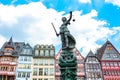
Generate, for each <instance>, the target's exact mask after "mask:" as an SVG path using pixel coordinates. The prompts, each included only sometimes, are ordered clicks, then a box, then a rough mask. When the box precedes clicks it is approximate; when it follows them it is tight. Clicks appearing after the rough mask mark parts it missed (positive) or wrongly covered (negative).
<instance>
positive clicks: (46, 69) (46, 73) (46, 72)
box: [44, 68, 48, 76]
mask: <svg viewBox="0 0 120 80" xmlns="http://www.w3.org/2000/svg"><path fill="white" fill-rule="evenodd" d="M44 75H45V76H47V75H48V68H44Z"/></svg>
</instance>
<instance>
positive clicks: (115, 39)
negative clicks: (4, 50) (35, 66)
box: [0, 0, 120, 56]
mask: <svg viewBox="0 0 120 80" xmlns="http://www.w3.org/2000/svg"><path fill="white" fill-rule="evenodd" d="M70 11H73V18H75V19H76V21H75V22H72V21H71V25H70V26H69V29H70V32H71V34H72V35H73V36H74V37H75V39H76V42H77V44H76V47H77V49H79V50H80V53H81V54H82V55H83V56H86V55H87V53H88V52H89V50H90V49H91V50H92V51H93V52H95V50H96V49H97V48H99V47H100V46H101V45H103V44H104V43H105V42H106V40H110V41H111V42H112V43H113V45H114V46H115V47H116V48H117V50H118V51H120V1H119V0H0V41H1V43H0V46H2V45H3V43H4V42H5V41H8V40H9V38H10V37H11V36H12V37H13V40H14V41H20V42H26V43H30V44H31V45H32V46H34V45H36V44H53V45H55V47H56V53H57V52H58V50H59V49H60V47H61V42H60V37H56V35H55V33H54V30H53V28H52V26H51V22H53V23H54V25H55V27H56V29H57V31H58V32H59V27H60V25H61V23H62V22H61V18H62V16H65V17H69V12H70Z"/></svg>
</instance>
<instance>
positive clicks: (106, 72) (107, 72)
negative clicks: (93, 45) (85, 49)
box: [96, 41, 120, 80]
mask: <svg viewBox="0 0 120 80" xmlns="http://www.w3.org/2000/svg"><path fill="white" fill-rule="evenodd" d="M96 56H97V57H98V58H99V60H100V63H101V66H102V72H103V79H104V80H120V53H119V52H118V51H117V49H116V48H115V47H114V46H113V45H112V43H111V42H110V41H107V42H106V43H105V44H104V45H103V46H102V47H101V48H99V49H98V50H97V53H96Z"/></svg>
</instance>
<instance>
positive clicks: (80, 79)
mask: <svg viewBox="0 0 120 80" xmlns="http://www.w3.org/2000/svg"><path fill="white" fill-rule="evenodd" d="M61 52H62V50H60V51H59V52H58V53H57V54H56V56H55V80H60V67H59V65H58V64H59V58H60V54H61ZM74 53H75V55H76V57H77V80H85V72H84V57H83V56H82V55H81V54H80V52H79V51H78V50H77V49H76V48H75V49H74Z"/></svg>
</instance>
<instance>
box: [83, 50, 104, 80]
mask: <svg viewBox="0 0 120 80" xmlns="http://www.w3.org/2000/svg"><path fill="white" fill-rule="evenodd" d="M85 74H86V80H103V77H102V70H101V65H100V62H99V60H98V58H97V57H96V56H95V54H93V52H92V51H90V52H89V53H88V55H87V57H86V58H85Z"/></svg>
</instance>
